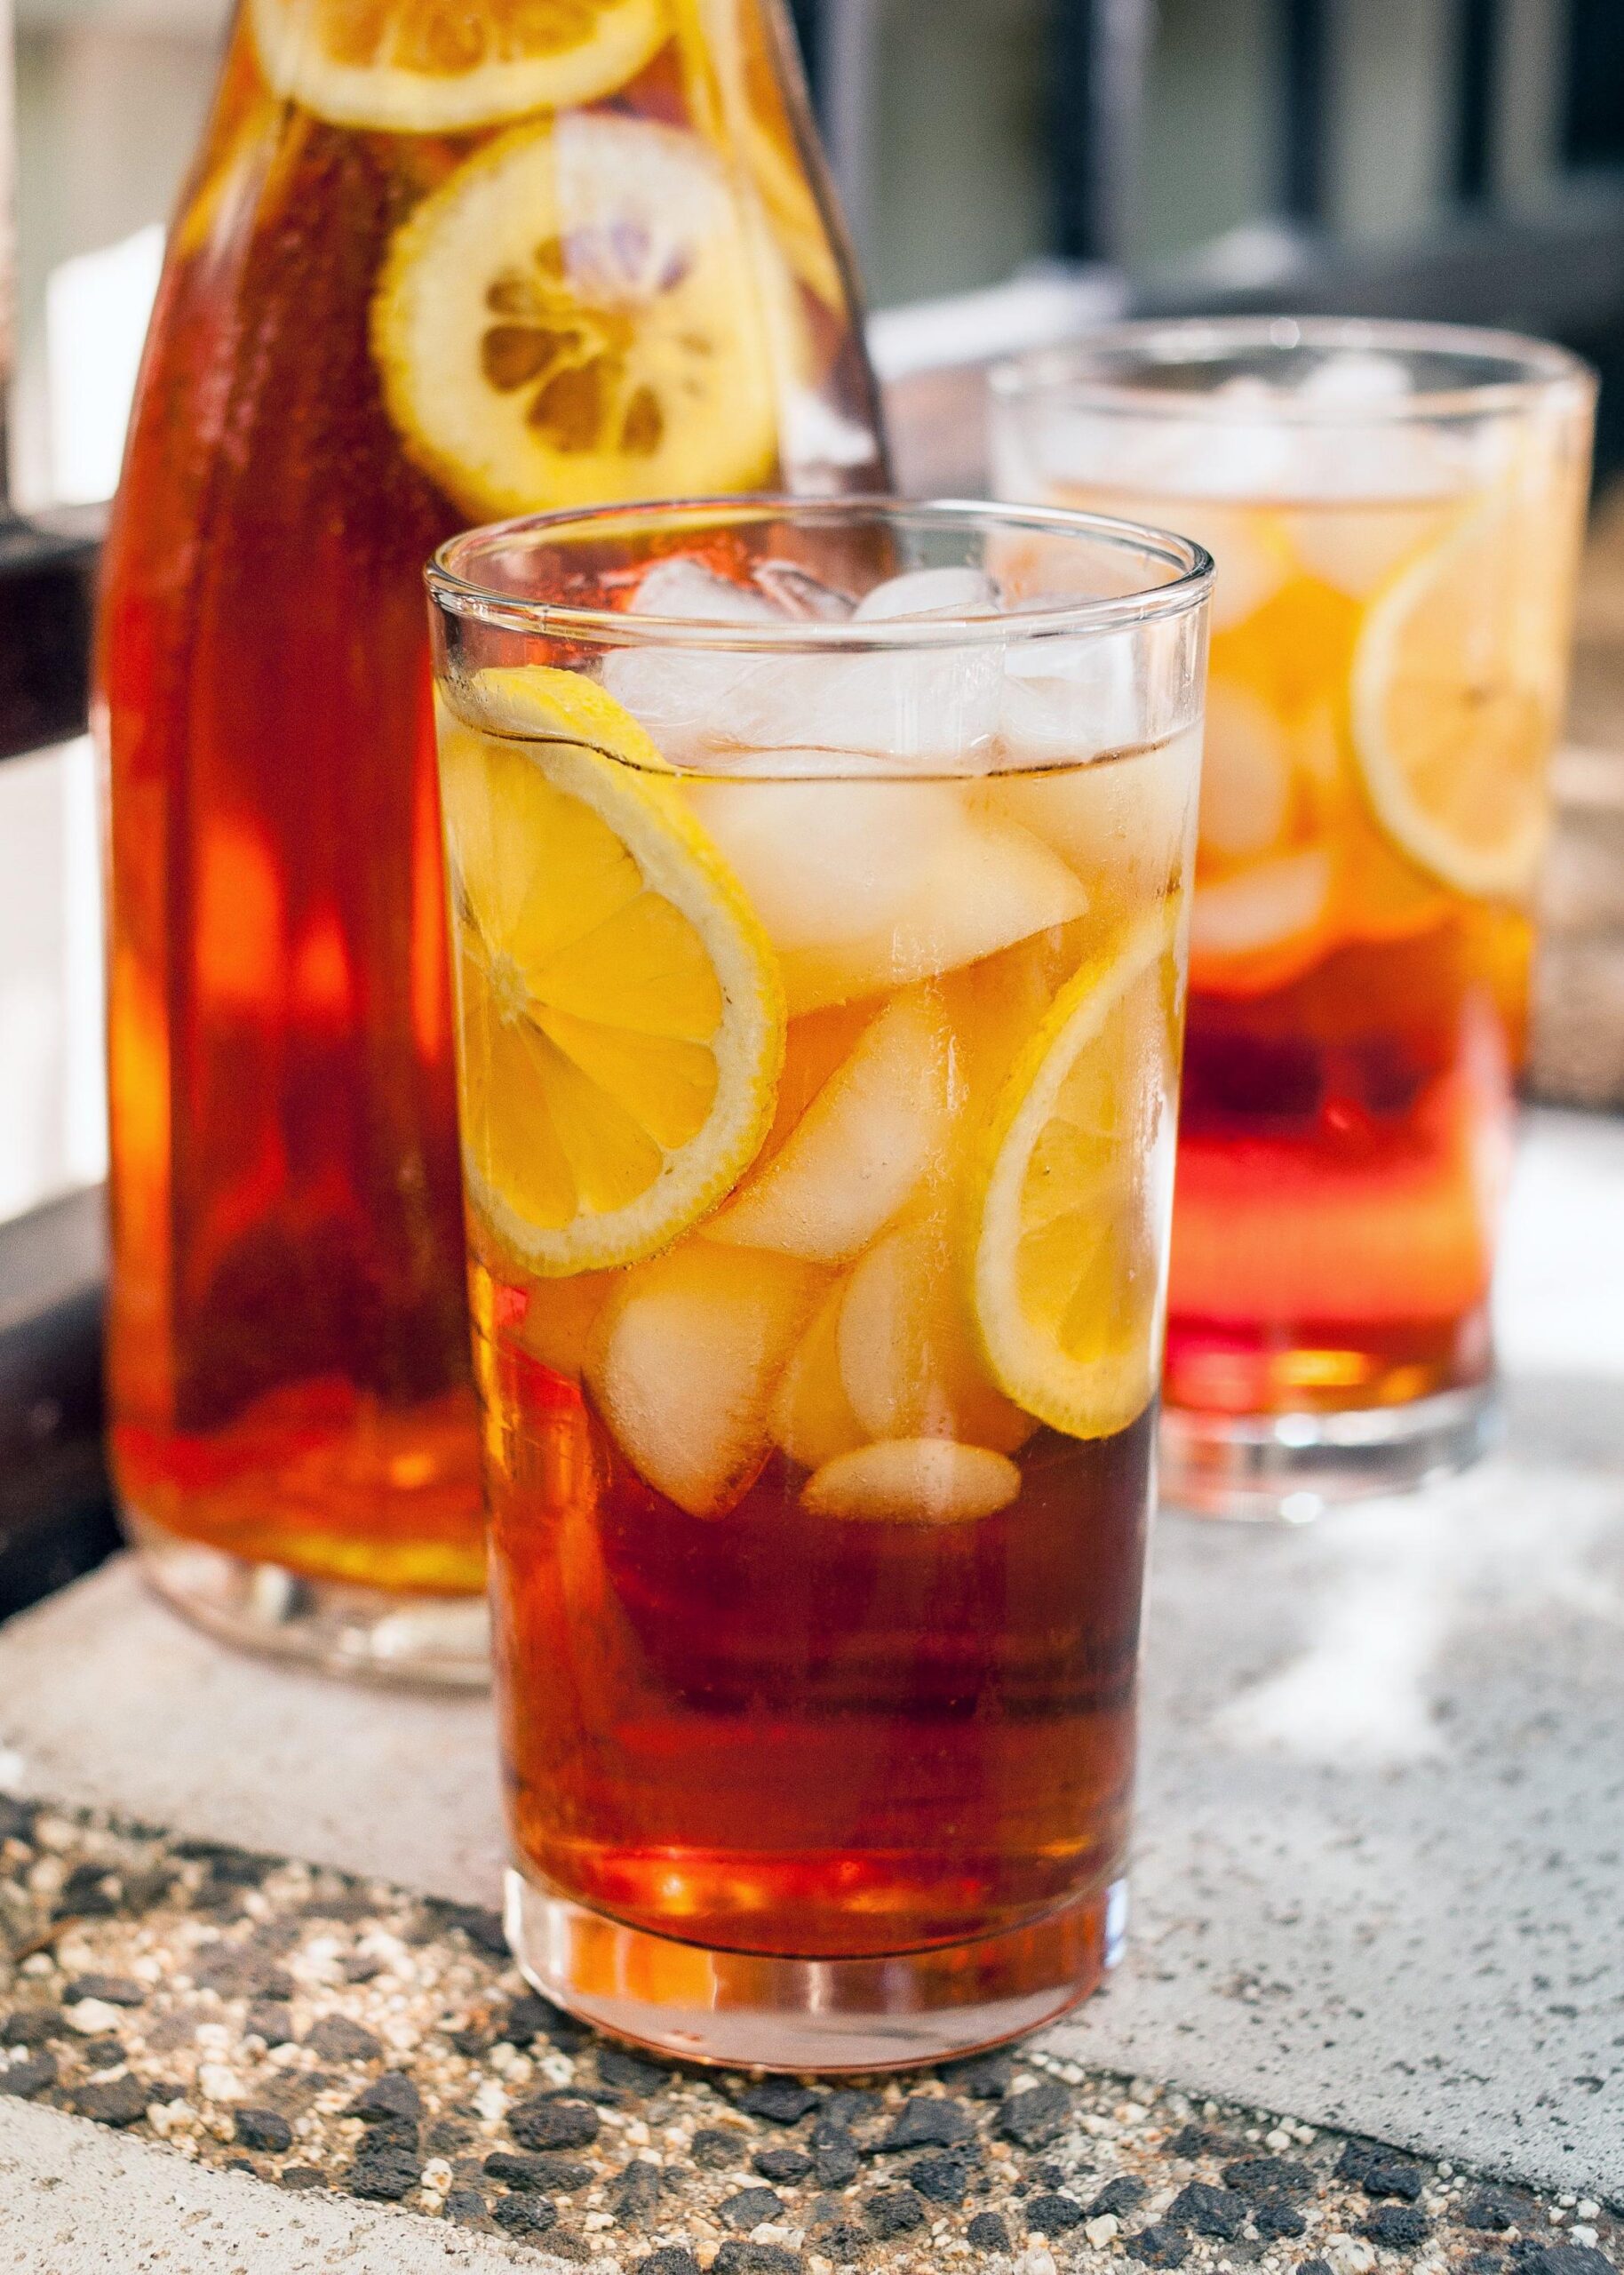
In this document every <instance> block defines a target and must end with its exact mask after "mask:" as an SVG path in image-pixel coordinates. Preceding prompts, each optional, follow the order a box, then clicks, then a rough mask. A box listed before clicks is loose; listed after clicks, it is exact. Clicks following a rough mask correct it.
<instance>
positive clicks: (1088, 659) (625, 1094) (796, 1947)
mask: <svg viewBox="0 0 1624 2275" xmlns="http://www.w3.org/2000/svg"><path fill="white" fill-rule="evenodd" d="M1029 535H1031V532H1030V531H1023V529H1022V527H1021V524H1020V523H1019V520H1018V518H1017V519H1015V521H1014V522H1013V523H1011V525H1010V526H1009V527H1006V526H1005V525H1003V524H1001V523H999V521H998V520H997V519H996V518H992V517H989V518H987V519H985V520H981V519H978V518H977V517H976V516H975V515H972V514H969V513H967V512H951V511H949V510H947V509H936V510H932V509H924V508H920V509H910V510H908V511H906V512H904V511H902V510H900V509H899V510H898V512H897V513H896V515H895V516H892V517H884V516H881V515H878V514H876V513H875V512H873V511H872V509H864V513H863V514H861V515H859V514H858V513H857V512H856V510H855V509H853V510H852V511H851V512H848V513H847V514H845V515H842V514H840V512H839V511H838V509H837V510H836V511H835V512H833V513H832V514H830V515H824V516H821V517H820V516H818V515H815V514H812V513H810V512H809V511H803V512H802V513H801V514H800V515H795V516H788V517H785V518H784V519H782V520H776V519H774V518H772V517H771V516H770V515H769V513H768V509H765V508H764V509H760V510H759V511H757V512H756V513H755V514H754V515H752V516H751V517H748V518H746V517H743V516H735V517H734V518H733V520H732V521H731V522H730V523H728V526H727V528H726V529H725V531H722V532H721V537H722V539H723V540H724V541H722V542H719V541H718V535H717V532H716V531H715V529H714V528H712V529H711V530H710V531H708V532H707V531H705V530H703V529H702V530H699V531H696V530H695V529H694V528H692V527H691V526H689V525H687V524H685V523H684V522H683V520H682V518H681V516H674V515H673V516H671V517H668V518H667V520H666V521H664V522H662V521H659V520H654V521H648V520H642V521H638V522H632V521H631V520H630V519H629V518H627V517H620V519H619V520H618V521H617V522H604V523H596V524H594V523H593V522H591V521H587V522H583V523H576V524H572V525H566V526H565V527H564V528H563V529H562V530H561V531H557V530H554V529H553V528H552V527H550V525H549V524H547V523H538V524H534V525H529V528H528V530H527V528H526V527H525V526H524V525H521V526H520V528H519V530H518V531H517V532H516V534H514V535H513V536H512V537H505V536H504V535H503V533H502V532H501V531H495V532H491V533H489V534H487V535H483V536H476V537H475V538H474V539H464V540H459V541H458V543H457V544H456V545H453V546H451V547H447V548H446V549H445V551H444V552H443V553H442V555H441V560H442V564H443V565H444V568H445V570H446V571H447V572H448V573H447V574H446V575H444V576H442V578H441V579H439V580H438V581H437V584H436V594H437V597H438V599H439V602H440V604H441V608H442V611H444V613H443V615H442V626H443V627H444V630H443V638H444V643H445V657H444V671H443V675H442V714H441V729H440V732H441V743H440V752H441V779H442V794H443V800H444V810H445V820H446V833H447V847H448V872H449V875H450V894H451V902H452V908H453V931H454V935H455V943H456V946H455V962H456V970H457V973H458V1034H459V1065H460V1084H461V1109H462V1120H463V1144H464V1155H465V1164H466V1176H467V1183H468V1192H469V1223H470V1242H471V1251H472V1255H473V1259H474V1263H473V1273H474V1316H475V1328H476V1338H477V1346H476V1347H477V1358H478V1368H479V1374H480V1383H481V1389H482V1395H483V1399H484V1401H485V1429H486V1436H485V1456H486V1475H487V1484H488V1489H489V1494H490V1513H491V1520H492V1562H493V1570H492V1593H493V1604H494V1609H495V1628H496V1651H497V1664H498V1688H499V1696H500V1705H501V1715H502V1725H503V1733H504V1743H505V1750H506V1768H507V1780H508V1793H509V1803H510V1814H511V1825H512V1832H513V1846H514V1851H515V1856H516V1860H517V1861H516V1870H515V1874H514V1878H513V1894H512V1897H511V1899H510V1914H509V1917H510V1928H511V1930H512V1932H513V1936H514V1940H515V1944H516V1948H517V1950H518V1952H519V1954H520V1957H521V1960H522V1961H523V1963H524V1964H525V1965H526V1966H527V1968H529V1969H530V1970H531V1971H532V1973H533V1974H534V1975H535V1976H536V1978H537V1980H538V1981H539V1982H540V1983H541V1984H542V1985H543V1987H544V1988H545V1989H548V1990H549V1991H551V1992H553V1993H554V1995H556V1996H558V1997H560V1998H561V1999H562V2000H564V2001H565V2003H567V2004H569V2005H571V2006H573V2007H575V2008H577V2009H578V2010H579V2011H581V2012H583V2013H585V2014H589V2015H591V2016H593V2017H594V2018H595V2019H598V2020H600V2021H602V2022H605V2023H607V2024H609V2025H610V2026H612V2027H616V2028H619V2029H622V2030H625V2031H626V2032H629V2033H630V2034H631V2035H633V2036H637V2037H641V2038H645V2039H649V2040H653V2041H655V2042H658V2043H661V2044H665V2045H667V2046H671V2047H674V2048H683V2049H684V2050H687V2051H689V2052H695V2053H699V2054H708V2055H716V2056H718V2057H726V2058H734V2059H750V2060H756V2061H761V2062H764V2063H769V2064H777V2065H779V2066H788V2067H791V2068H794V2067H797V2066H800V2065H802V2064H806V2063H811V2064H813V2065H815V2066H816V2065H828V2066H834V2067H839V2066H842V2065H851V2064H853V2063H862V2062H864V2061H871V2060H873V2059H877V2058H882V2057H883V2058H887V2059H898V2058H900V2059H907V2058H911V2057H912V2058H918V2059H924V2058H927V2057H928V2056H929V2055H931V2054H934V2053H937V2052H940V2051H941V2050H942V2049H943V2048H944V2047H946V2046H950V2045H953V2044H964V2043H969V2042H974V2041H975V2040H988V2039H992V2038H996V2037H998V2036H999V2035H1000V2034H1003V2033H1005V2032H1009V2031H1013V2030H1015V2029H1016V2028H1019V2027H1023V2026H1024V2025H1026V2024H1031V2022H1034V2021H1036V2020H1037V2019H1039V2018H1040V2016H1043V2015H1045V2014H1048V2013H1053V2012H1055V2011H1057V2010H1058V2009H1059V2008H1062V2007H1063V2006H1065V2005H1068V2004H1070V2003H1071V2001H1072V2000H1074V1999H1075V1998H1077V1997H1079V1996H1080V1995H1081V1994H1082V1992H1084V1991H1086V1990H1087V1988H1088V1987H1090V1985H1091V1984H1092V1983H1093V1981H1094V1980H1095V1978H1096V1977H1097V1975H1098V1973H1099V1970H1100V1968H1101V1966H1102V1964H1103V1961H1104V1960H1105V1958H1106V1955H1107V1944H1108V1942H1109V1940H1110V1938H1111V1935H1112V1934H1113V1933H1114V1931H1115V1920H1114V1915H1113V1898H1112V1895H1111V1891H1112V1890H1113V1888H1115V1887H1116V1885H1117V1883H1118V1881H1119V1880H1120V1876H1121V1872H1122V1866H1123V1854H1124V1844H1125V1837H1126V1814H1127V1808H1128V1800H1129V1791H1130V1784H1131V1776H1132V1768H1133V1750H1134V1680H1135V1661H1136V1653H1137V1644H1138V1631H1139V1608H1140V1593H1141V1586H1142V1569H1143V1558H1144V1528H1145V1521H1146V1515H1147V1505H1148V1500H1149V1493H1150V1467H1151V1458H1152V1451H1153V1436H1154V1413H1155V1396H1156V1379H1157V1373H1158V1364H1159V1358H1160V1346H1161V1332H1162V1286H1163V1249H1164V1245H1165V1231H1166V1209H1167V1206H1168V1200H1169V1190H1170V1178H1171V1169H1172V1155H1173V1121H1172V1115H1173V1111H1174V1103H1173V1102H1174V1093H1175V1089H1176V1070H1177V1060H1178V1049H1179V1030H1180V1024H1181V1013H1182V967H1183V923H1184V905H1185V890H1184V888H1185V877H1186V868H1187V864H1188V860H1189V855H1190V833H1191V823H1192V819H1193V813H1194V803H1195V794H1196V781H1197V765H1198V754H1197V745H1198V735H1197V730H1196V712H1197V707H1198V699H1199V695H1198V690H1199V660H1200V658H1199V649H1200V636H1201V633H1200V616H1201V595H1202V593H1203V591H1204V589H1205V587H1204V572H1203V571H1202V568H1201V565H1200V556H1199V555H1198V554H1197V552H1196V551H1195V549H1194V548H1181V547H1177V546H1176V545H1174V543H1173V542H1172V541H1168V542H1167V544H1166V547H1165V548H1163V549H1160V550H1158V548H1156V547H1153V546H1149V545H1145V544H1142V543H1140V542H1138V541H1136V540H1135V539H1134V538H1133V537H1132V535H1131V534H1125V533H1121V532H1118V534H1117V536H1116V537H1115V538H1114V539H1107V538H1103V537H1100V536H1098V535H1096V534H1095V532H1094V531H1093V530H1092V529H1091V526H1090V525H1089V524H1088V523H1087V522H1079V523H1076V525H1075V527H1073V526H1072V525H1071V523H1070V521H1069V520H1068V519H1067V518H1065V517H1061V518H1060V519H1059V521H1058V523H1056V525H1055V526H1054V527H1051V526H1050V525H1048V524H1046V523H1042V522H1041V521H1039V523H1037V524H1036V537H1037V539H1038V540H1039V547H1038V551H1037V553H1036V555H1031V556H1029V555H1026V554H1023V552H1022V550H1021V546H1020V542H1019V541H1021V540H1023V539H1025V538H1026V537H1028V536H1029ZM1012 540H1014V542H1012ZM1000 541H1001V542H1000ZM1046 546H1047V547H1049V548H1051V553H1052V555H1058V556H1059V558H1058V561H1056V560H1055V558H1052V557H1051V558H1050V559H1049V560H1047V563H1046V562H1045V559H1044V556H1043V552H1042V548H1043V547H1046ZM651 547H659V548H661V549H659V550H658V551H657V553H655V554H654V555H652V557H651V550H650V549H651ZM1068 554H1076V555H1080V556H1081V557H1082V559H1083V560H1084V562H1085V563H1086V564H1087V567H1088V568H1089V569H1090V571H1093V572H1094V573H1095V578H1096V593H1097V592H1098V591H1101V590H1105V591H1109V590H1111V585H1112V584H1114V587H1115V589H1116V591H1117V593H1118V595H1126V598H1119V599H1118V601H1117V602H1116V603H1114V604H1115V605H1116V606H1117V607H1118V610H1119V611H1121V614H1120V616H1119V619H1118V628H1115V629H1111V628H1110V625H1109V610H1110V608H1111V605H1113V603H1111V602H1110V601H1104V602H1102V601H1099V600H1098V599H1096V600H1095V601H1093V602H1090V601H1079V600H1075V599H1072V598H1071V597H1069V596H1068V595H1069V594H1070V593H1071V592H1073V591H1074V590H1075V579H1065V578H1064V577H1063V574H1062V575H1061V576H1060V577H1059V579H1058V581H1059V583H1060V589H1061V597H1059V598H1055V597H1053V596H1052V595H1051V596H1050V597H1049V598H1048V599H1047V601H1046V599H1045V597H1044V595H1043V593H1042V591H1037V592H1034V591H1033V590H1032V588H1031V582H1030V579H1031V577H1032V575H1033V573H1034V571H1035V569H1037V568H1042V569H1043V571H1044V573H1045V574H1046V575H1052V574H1055V571H1056V569H1058V570H1059V571H1063V570H1064V567H1065V565H1066V564H1065V556H1066V555H1068ZM1000 578H1001V579H1002V581H1000ZM452 579H464V580H466V582H465V583H463V584H461V585H458V584H457V583H454V582H453V581H452ZM1105 579H1110V580H1111V583H1107V582H1106V581H1105ZM482 583H483V584H487V585H490V584H494V585H495V586H496V587H497V589H498V592H506V594H508V595H513V593H514V592H515V591H516V592H517V593H519V594H520V595H522V596H524V597H526V598H530V599H539V600H541V601H544V602H545V601H546V600H548V599H550V598H553V597H554V596H555V595H560V594H562V595H564V596H565V597H567V598H568V599H569V601H570V602H571V603H573V604H574V614H573V616H572V614H571V611H570V609H569V608H566V609H564V610H563V611H548V612H547V613H546V614H545V617H544V615H543V613H542V611H537V612H536V613H537V629H536V632H535V635H534V636H533V637H531V638H530V639H529V640H528V641H527V642H525V643H521V645H520V646H518V647H516V648H515V647H509V648H506V649H505V648H504V646H503V644H502V643H504V642H505V641H506V642H511V640H512V637H513V635H511V634H510V633H507V632H506V631H502V630H496V629H490V628H488V627H486V626H485V625H484V624H482V622H481V619H480V616H479V614H478V611H480V610H481V609H482V608H483V607H485V606H487V605H488V603H486V602H485V601H483V600H482V599H481V598H480V596H479V595H477V594H475V595H470V593H469V591H468V585H469V584H474V585H478V584H482ZM1146 585H1150V586H1154V587H1156V588H1155V589H1152V590H1151V591H1150V592H1149V593H1148V594H1143V593H1141V592H1140V591H1139V587H1142V586H1146ZM606 595H612V598H613V602H614V605H615V607H616V608H617V610H618V611H620V613H619V614H618V615H616V614H614V613H609V614H605V615H600V616H598V617H596V618H594V617H593V615H592V614H591V613H590V611H591V609H592V606H593V603H596V605H597V606H598V607H599V608H600V609H602V608H603V606H604V601H605V596H606ZM584 609H585V611H587V612H586V613H585V614H583V610H584ZM459 610H461V611H468V612H466V613H459V612H458V611H459ZM1102 611H1104V612H1106V614H1107V618H1108V624H1107V628H1106V629H1105V630H1104V631H1100V630H1098V629H1097V628H1096V625H1095V618H1096V616H1098V615H1099V614H1100V613H1101V612H1102ZM1134 611H1138V614H1137V615H1135V613H1134ZM510 613H511V611H510ZM549 635H550V636H549ZM730 641H731V642H733V643H736V645H734V646H731V647H730V646H729V642H730ZM521 657H522V658H523V659H524V660H521ZM498 659H502V660H498ZM543 659H545V660H543ZM902 1955H911V1956H908V1957H906V1958H904V1957H903V1956H902ZM797 1968H801V1974H800V1976H797V1972H796V1970H797ZM807 1968H809V1969H810V1970H811V1973H810V1975H809V1976H808V1975H807V1974H806V1969H807ZM814 1976H816V1978H817V1982H821V1984H822V1986H823V1987H822V1989H821V1991H820V1990H819V1989H818V1988H817V1987H816V1983H815V1982H814V1981H813V1980H812V1977H814ZM792 1978H794V1979H793V1980H792ZM911 2009H912V2011H910V2010H911Z"/></svg>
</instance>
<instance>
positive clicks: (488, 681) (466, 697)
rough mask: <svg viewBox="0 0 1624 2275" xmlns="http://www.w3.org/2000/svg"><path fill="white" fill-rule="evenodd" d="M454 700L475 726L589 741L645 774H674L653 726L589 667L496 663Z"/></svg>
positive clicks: (531, 737)
mask: <svg viewBox="0 0 1624 2275" xmlns="http://www.w3.org/2000/svg"><path fill="white" fill-rule="evenodd" d="M452 700H453V702H454V703H455V704H456V706H457V707H458V710H459V711H460V712H461V713H462V714H463V715H464V716H465V717H466V719H467V720H468V721H469V722H471V723H472V724H473V725H474V726H476V727H483V728H484V729H485V730H487V731H488V732H489V733H490V734H495V735H518V736H521V737H522V738H524V739H525V740H526V741H527V742H569V743H585V745H586V746H587V747H588V748H589V749H591V750H595V751H597V752H599V753H600V754H601V756H603V757H604V758H617V759H619V760H620V761H621V762H623V763H624V764H625V765H627V766H634V767H636V768H637V769H638V770H640V772H641V773H644V774H673V773H674V772H675V768H674V767H673V765H672V764H671V762H670V761H669V760H668V759H667V758H665V755H664V754H662V752H661V751H660V749H659V748H658V746H657V744H656V743H655V740H654V738H653V737H652V736H651V735H650V734H649V731H648V730H647V729H646V728H645V727H643V726H641V724H640V723H639V722H638V721H637V720H635V719H634V718H633V716H632V714H631V713H630V712H629V711H628V710H627V709H626V708H625V705H624V704H621V703H617V702H616V700H615V698H614V697H613V696H612V695H611V694H610V693H609V690H608V689H607V688H603V687H600V685H599V684H598V683H597V681H596V680H595V679H588V678H587V677H586V675H585V673H584V672H565V671H559V670H557V669H556V668H555V667H553V665H551V664H507V665H496V666H493V667H490V669H488V670H486V671H482V672H477V673H475V675H474V677H473V679H471V680H467V681H465V682H464V683H462V684H461V685H459V686H458V687H457V688H456V689H455V690H454V691H453V695H452Z"/></svg>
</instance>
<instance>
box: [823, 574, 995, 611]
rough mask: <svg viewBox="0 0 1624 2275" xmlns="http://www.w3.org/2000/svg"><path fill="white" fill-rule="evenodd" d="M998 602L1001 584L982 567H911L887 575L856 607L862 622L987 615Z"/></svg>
mask: <svg viewBox="0 0 1624 2275" xmlns="http://www.w3.org/2000/svg"><path fill="white" fill-rule="evenodd" d="M997 605H998V588H997V587H996V586H995V585H994V584H993V582H992V579H991V577H989V576H986V575H985V574H984V573H983V571H981V570H979V569H970V568H957V569H951V568H950V569H908V570H904V572H903V574H902V575H901V576H900V577H888V578H887V579H886V581H885V583H884V584H883V585H876V586H874V587H873V588H872V591H870V592H867V593H865V594H864V596H863V598H862V599H861V600H860V601H859V602H858V603H857V606H856V611H855V614H856V619H857V621H858V622H859V623H861V624H875V623H885V622H890V621H892V620H894V619H897V618H899V617H922V616H923V617H929V616H942V617H947V616H952V617H958V616H987V615H990V614H991V611H993V610H994V609H995V608H996V607H997Z"/></svg>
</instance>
